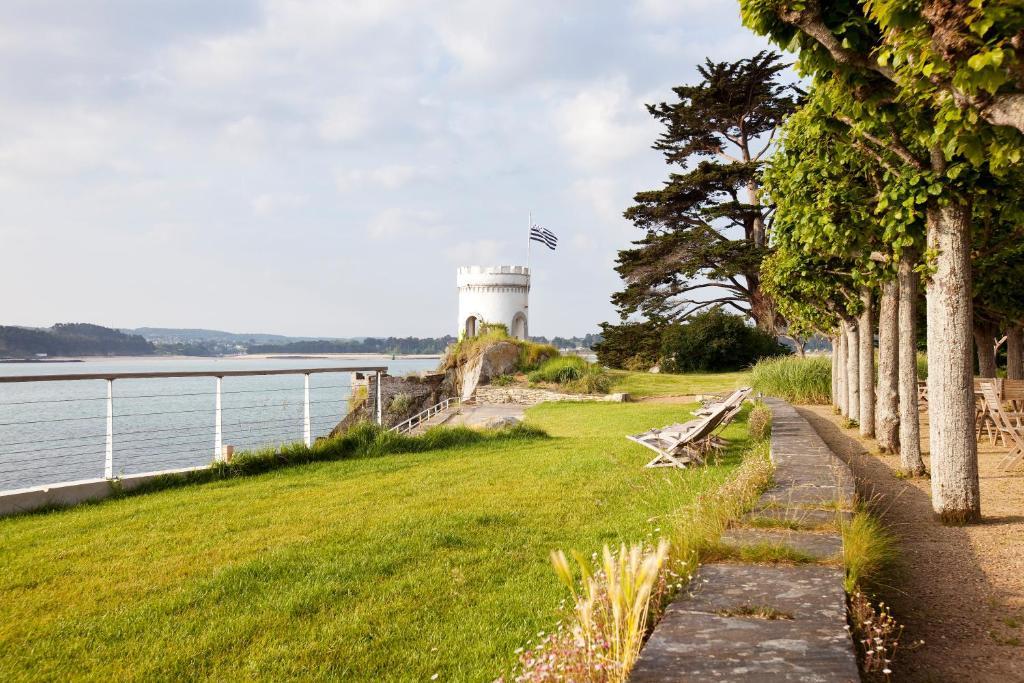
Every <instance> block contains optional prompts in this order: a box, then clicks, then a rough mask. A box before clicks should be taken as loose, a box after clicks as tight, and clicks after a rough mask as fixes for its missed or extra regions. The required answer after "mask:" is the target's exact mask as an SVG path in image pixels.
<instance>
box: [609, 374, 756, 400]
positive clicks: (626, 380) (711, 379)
mask: <svg viewBox="0 0 1024 683" xmlns="http://www.w3.org/2000/svg"><path fill="white" fill-rule="evenodd" d="M609 374H610V375H611V377H612V391H615V392H625V393H627V394H629V395H630V396H634V397H637V398H643V397H647V396H692V395H694V394H714V393H728V392H730V391H732V390H733V389H735V388H737V387H741V386H744V385H748V384H749V383H750V373H749V372H746V371H744V372H708V373H688V374H682V375H673V374H669V373H654V374H652V373H649V372H628V371H625V370H610V371H609Z"/></svg>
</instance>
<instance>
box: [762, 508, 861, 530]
mask: <svg viewBox="0 0 1024 683" xmlns="http://www.w3.org/2000/svg"><path fill="white" fill-rule="evenodd" d="M852 518H853V513H852V512H850V511H849V510H815V509H813V508H799V507H763V508H757V509H755V510H752V511H750V512H748V513H747V514H746V515H744V516H743V519H744V521H745V522H747V523H756V522H757V520H759V519H766V520H773V521H778V522H789V523H792V524H797V525H799V526H801V527H810V528H814V527H820V526H826V525H835V524H837V523H841V522H848V521H850V520H851V519H852Z"/></svg>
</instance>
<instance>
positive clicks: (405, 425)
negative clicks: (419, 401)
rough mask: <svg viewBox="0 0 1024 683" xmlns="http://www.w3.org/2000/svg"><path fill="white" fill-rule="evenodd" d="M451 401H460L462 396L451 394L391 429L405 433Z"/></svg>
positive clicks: (444, 408) (444, 407)
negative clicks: (449, 396)
mask: <svg viewBox="0 0 1024 683" xmlns="http://www.w3.org/2000/svg"><path fill="white" fill-rule="evenodd" d="M453 403H454V404H455V405H458V404H460V403H462V398H460V397H459V396H452V397H451V398H446V399H445V400H443V401H441V402H440V403H435V404H434V405H432V406H430V407H429V408H427V409H426V410H423V411H420V412H418V413H416V414H415V415H413V416H412V417H410V418H409V419H408V420H406V421H404V422H399V423H398V424H397V425H395V426H394V427H392V428H391V431H393V432H397V433H399V434H407V433H409V432H411V431H412V430H413V429H415V428H416V427H418V426H419V425H420V424H422V423H423V422H424V421H425V420H429V419H430V418H432V417H433V416H434V415H437V414H438V413H441V412H443V411H445V410H448V407H449V406H450V405H452V404H453Z"/></svg>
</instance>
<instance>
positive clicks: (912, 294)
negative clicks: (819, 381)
mask: <svg viewBox="0 0 1024 683" xmlns="http://www.w3.org/2000/svg"><path fill="white" fill-rule="evenodd" d="M899 280H900V301H899V325H900V330H899V338H898V340H897V342H896V345H897V347H898V351H899V353H898V355H899V363H898V365H899V373H900V375H899V391H900V468H901V469H902V470H903V473H904V474H906V475H908V476H911V477H919V476H921V475H922V474H924V460H922V459H921V417H920V413H919V412H918V405H917V310H916V309H917V273H916V272H914V257H913V256H911V255H909V254H906V255H904V256H903V258H901V259H900V273H899Z"/></svg>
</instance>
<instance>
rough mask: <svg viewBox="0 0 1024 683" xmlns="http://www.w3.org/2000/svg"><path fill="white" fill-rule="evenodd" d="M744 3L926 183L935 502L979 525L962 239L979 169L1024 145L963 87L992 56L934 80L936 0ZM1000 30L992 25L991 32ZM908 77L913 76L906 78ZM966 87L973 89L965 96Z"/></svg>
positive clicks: (989, 11) (856, 120)
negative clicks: (904, 123)
mask: <svg viewBox="0 0 1024 683" xmlns="http://www.w3.org/2000/svg"><path fill="white" fill-rule="evenodd" d="M741 4H742V6H743V14H744V21H745V22H746V23H747V25H748V26H750V27H752V28H753V29H754V30H755V31H757V32H759V33H762V34H767V35H770V36H771V38H772V39H773V40H774V41H776V42H778V43H780V44H782V45H789V46H792V47H794V48H795V49H796V50H797V51H798V52H799V55H800V57H799V61H800V64H801V65H802V67H803V68H804V69H805V70H806V71H807V72H808V73H812V74H813V75H814V76H815V81H816V83H825V82H827V83H831V84H832V85H833V86H835V88H836V90H837V94H838V95H839V96H840V97H841V99H837V100H835V101H834V102H833V105H834V106H833V109H834V111H835V115H836V117H837V118H839V119H840V120H844V121H845V122H847V123H848V124H849V125H850V128H851V130H852V131H853V132H854V133H855V134H856V135H858V136H859V137H860V138H861V139H862V140H863V141H864V144H865V146H866V147H868V148H869V149H870V150H871V151H872V152H873V153H874V154H875V155H876V156H877V157H878V158H879V163H885V164H890V165H894V164H899V165H901V166H903V167H905V168H906V169H907V170H908V171H909V172H910V173H911V174H912V177H913V178H914V179H915V180H916V183H917V184H918V185H919V186H920V187H921V188H927V192H926V193H925V194H924V195H923V197H922V198H923V203H924V206H925V211H926V226H927V230H926V232H927V253H926V255H925V264H924V270H925V274H926V275H927V288H926V291H927V314H928V325H927V332H928V365H929V378H928V384H929V392H928V393H929V411H930V415H931V419H930V420H929V425H930V443H931V451H932V460H931V462H932V506H933V509H934V510H935V511H936V513H937V514H938V515H939V516H940V517H941V518H942V520H943V521H945V522H949V523H963V522H970V521H977V520H978V519H980V516H981V497H980V487H979V482H978V459H977V443H976V441H975V438H974V391H973V386H972V381H971V366H972V363H971V357H972V355H973V354H972V347H973V339H972V336H973V335H972V327H973V314H972V297H971V268H970V239H969V238H970V227H971V212H972V206H973V201H974V183H975V180H976V177H977V172H978V171H979V170H981V169H985V168H987V169H989V170H992V171H994V172H998V171H999V170H1001V169H1005V168H1007V167H1009V166H1011V165H1012V164H1013V163H1014V162H1015V161H1016V160H1019V159H1020V156H1021V152H1022V149H1024V138H1021V136H1020V133H1019V132H1018V131H1017V130H1011V129H1008V128H1001V127H1000V126H1002V125H1003V124H1002V123H999V122H997V121H994V120H992V119H991V117H989V118H988V119H986V116H988V114H986V111H984V104H983V103H982V102H980V101H978V100H972V99H971V91H974V92H975V93H977V92H979V91H978V90H977V88H980V89H981V90H986V88H984V87H982V86H980V85H979V83H978V80H977V79H976V78H975V77H974V76H973V75H972V74H971V73H969V71H968V70H974V71H977V69H975V66H977V65H980V63H981V62H985V63H987V62H988V61H989V60H995V59H997V58H996V57H995V56H994V55H990V56H986V57H982V58H979V59H975V57H976V56H977V55H972V56H971V57H969V58H968V59H967V60H966V62H967V67H968V68H967V69H964V68H963V67H962V66H961V65H960V64H959V62H949V61H946V59H945V58H944V57H941V56H939V57H936V56H935V55H931V56H929V57H928V58H927V59H925V60H924V61H925V62H927V63H928V64H930V66H928V70H929V71H930V72H934V71H935V70H936V69H939V71H940V73H939V74H937V75H938V76H939V77H940V78H941V77H948V78H949V83H948V84H941V85H940V84H935V83H934V82H933V81H932V80H931V79H930V75H931V73H925V67H924V66H923V65H921V59H920V54H919V52H915V50H918V51H922V50H926V49H930V46H932V45H933V43H932V42H930V39H928V38H927V36H929V34H931V33H932V32H934V31H937V30H938V24H937V23H935V21H936V16H937V15H932V14H929V15H928V16H925V15H926V14H928V12H929V11H931V10H936V11H941V10H942V9H943V7H944V6H951V3H949V2H943V1H942V0H932V1H927V2H921V1H920V0H875V1H872V2H866V3H858V2H852V1H851V0H833V1H830V2H824V1H819V0H799V1H797V0H741ZM1002 4H1003V3H999V2H985V0H977V1H976V2H972V3H971V5H972V7H978V8H980V9H981V12H982V18H983V19H984V22H983V23H988V21H989V20H992V22H995V21H996V20H997V19H998V20H999V21H1000V23H1007V24H1012V23H1014V22H1015V21H1016V20H1015V19H1012V18H1011V17H1015V16H1016V13H1014V12H1010V13H1008V14H1006V15H1000V14H999V12H998V11H994V9H995V8H996V5H1002ZM964 21H965V22H966V21H967V20H966V19H964ZM973 21H974V19H972V20H971V22H970V23H973ZM977 28H978V30H981V29H982V28H984V26H983V24H979V25H978V27H977ZM989 28H991V25H990V27H989ZM1006 28H1007V27H1005V26H1000V28H999V29H997V32H1002V31H1004V30H1005V29H1006ZM1008 40H1010V42H1012V40H1014V39H1008ZM987 49H988V48H987V47H986V48H985V50H987ZM1002 49H1003V48H1000V54H1003V55H1004V56H1003V57H1001V58H999V59H1006V55H1005V53H1003V52H1002ZM936 54H938V53H936ZM979 54H980V53H979ZM986 54H987V52H986ZM1011 57H1012V59H1010V60H1009V61H1011V62H1014V63H1015V62H1016V57H1015V53H1014V55H1011ZM890 59H892V60H895V61H894V64H896V67H895V68H893V67H892V66H890V65H889V64H888V62H889V60H890ZM972 60H974V62H975V66H972V65H971V64H970V62H971V61H972ZM997 67H998V65H997ZM916 70H920V76H921V78H911V77H910V75H911V74H913V73H915V72H916ZM1011 70H1012V69H1011ZM994 83H995V81H994V80H993V82H992V84H993V85H994ZM1007 83H1008V81H1007ZM965 84H966V85H967V86H970V87H969V88H967V90H965V89H964V85H965ZM1004 85H1005V84H1004ZM975 86H977V88H975ZM1002 87H1003V85H1000V86H999V87H997V88H996V90H997V91H999V90H1000V88H1002ZM1007 87H1012V86H1009V85H1008V86H1007ZM954 91H959V92H966V93H967V95H968V98H967V99H961V100H960V101H961V104H953V105H951V104H950V103H949V100H957V99H958V98H957V95H956V92H954ZM990 94H992V95H993V96H994V97H999V96H1001V95H1000V94H999V93H998V92H997V93H991V92H990ZM1002 94H1006V93H1005V92H1004V93H1002ZM907 116H910V117H914V118H918V119H919V120H920V122H919V124H918V125H916V126H911V127H903V128H902V130H899V129H894V126H893V125H892V124H893V122H894V121H895V120H898V119H900V118H905V117H907ZM1022 116H1024V112H1022ZM983 121H988V123H983ZM869 143H870V144H869ZM915 147H916V148H922V149H923V152H922V151H921V150H919V149H915ZM929 195H930V196H929Z"/></svg>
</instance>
